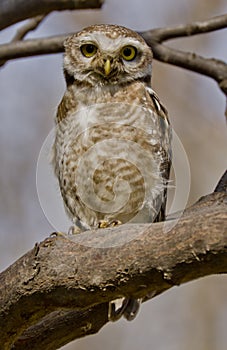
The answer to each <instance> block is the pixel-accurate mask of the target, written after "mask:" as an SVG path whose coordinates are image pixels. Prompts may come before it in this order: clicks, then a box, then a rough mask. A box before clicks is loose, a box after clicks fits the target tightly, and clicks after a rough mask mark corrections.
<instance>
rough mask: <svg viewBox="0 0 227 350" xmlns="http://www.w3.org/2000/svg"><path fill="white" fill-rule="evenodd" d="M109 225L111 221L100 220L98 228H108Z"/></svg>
mask: <svg viewBox="0 0 227 350" xmlns="http://www.w3.org/2000/svg"><path fill="white" fill-rule="evenodd" d="M107 227H109V222H108V221H106V220H100V221H99V223H98V228H107Z"/></svg>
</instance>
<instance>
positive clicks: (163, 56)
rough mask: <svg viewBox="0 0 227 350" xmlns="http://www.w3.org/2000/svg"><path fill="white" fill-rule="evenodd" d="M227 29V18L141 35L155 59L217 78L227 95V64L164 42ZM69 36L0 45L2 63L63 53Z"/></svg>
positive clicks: (157, 30)
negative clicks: (181, 49)
mask: <svg viewBox="0 0 227 350" xmlns="http://www.w3.org/2000/svg"><path fill="white" fill-rule="evenodd" d="M226 27H227V15H222V16H218V17H215V18H211V19H209V20H206V21H202V22H195V23H191V24H187V25H181V26H178V27H170V28H168V27H167V28H158V29H152V30H149V31H146V32H141V33H140V34H141V35H142V36H143V37H144V39H145V40H146V41H147V43H148V45H150V47H151V48H152V50H153V54H154V58H155V59H157V60H159V61H162V62H165V63H169V64H173V65H175V66H179V67H182V68H185V69H188V70H191V71H194V72H197V73H200V74H203V75H206V76H208V77H210V78H213V79H214V80H215V81H216V82H217V83H218V84H219V87H220V88H221V90H222V91H223V92H224V93H225V94H227V64H226V63H225V62H223V61H221V60H217V59H213V58H212V59H207V58H204V57H201V56H199V55H197V54H195V53H190V52H183V51H179V50H176V49H172V48H170V47H167V46H165V45H163V42H164V41H166V40H170V39H176V38H179V37H183V36H191V35H197V34H203V33H208V32H211V31H214V30H219V29H223V28H226ZM66 37H67V36H66V35H61V36H55V37H50V38H40V39H33V40H26V41H17V42H12V43H9V44H3V45H0V60H1V61H7V60H11V59H15V58H20V57H28V56H36V55H43V54H53V53H58V52H63V42H64V40H65V39H66Z"/></svg>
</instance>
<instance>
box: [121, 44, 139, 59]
mask: <svg viewBox="0 0 227 350" xmlns="http://www.w3.org/2000/svg"><path fill="white" fill-rule="evenodd" d="M136 54H137V50H136V48H135V47H134V46H125V47H123V49H122V50H121V56H122V57H123V58H124V60H126V61H132V60H134V58H135V57H136Z"/></svg>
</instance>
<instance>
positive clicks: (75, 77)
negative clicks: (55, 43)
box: [53, 25, 171, 320]
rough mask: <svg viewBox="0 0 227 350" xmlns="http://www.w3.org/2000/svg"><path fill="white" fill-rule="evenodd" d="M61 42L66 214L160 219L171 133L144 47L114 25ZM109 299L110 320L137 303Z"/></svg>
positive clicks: (81, 221) (83, 220)
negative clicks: (153, 83) (117, 302)
mask: <svg viewBox="0 0 227 350" xmlns="http://www.w3.org/2000/svg"><path fill="white" fill-rule="evenodd" d="M64 46H65V54H64V75H65V80H66V85H67V88H66V92H65V94H64V96H63V98H62V100H61V102H60V104H59V106H58V110H57V116H56V130H55V142H54V157H53V162H54V168H55V173H56V176H57V177H58V180H59V185H60V190H61V194H62V197H63V200H64V204H65V208H66V211H67V213H68V214H69V216H70V217H71V218H72V221H73V222H74V224H75V225H76V226H77V227H79V228H80V229H81V230H86V229H91V228H99V227H108V226H113V225H115V224H118V223H123V224H124V223H128V222H129V223H139V222H155V221H162V220H163V219H164V212H165V205H166V187H167V182H168V178H169V168H170V157H171V147H170V140H171V131H170V125H169V121H168V116H167V111H166V109H165V107H164V106H163V105H162V103H161V102H160V100H159V98H158V96H157V95H156V93H155V92H154V91H153V90H152V89H151V85H150V84H151V63H152V51H151V49H150V48H149V46H148V45H147V44H146V42H145V41H144V40H143V38H142V37H141V36H140V35H138V34H137V33H135V32H133V31H132V30H130V29H127V28H124V27H121V26H117V25H94V26H90V27H88V28H85V29H83V30H82V31H80V32H78V33H76V34H74V35H72V36H70V37H69V38H68V39H67V40H66V41H65V43H64ZM115 305H116V304H114V303H112V304H111V303H110V319H116V318H118V317H119V316H121V315H122V314H123V315H124V316H125V317H126V318H127V319H128V320H131V319H133V318H134V317H135V315H136V313H137V310H138V307H139V301H138V300H135V299H132V298H130V296H127V298H125V299H124V302H123V303H122V305H121V307H120V308H119V309H118V310H117V309H116V306H115Z"/></svg>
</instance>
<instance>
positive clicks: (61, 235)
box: [50, 231, 67, 237]
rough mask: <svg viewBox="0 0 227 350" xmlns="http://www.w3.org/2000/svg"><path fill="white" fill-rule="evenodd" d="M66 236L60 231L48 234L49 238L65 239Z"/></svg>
mask: <svg viewBox="0 0 227 350" xmlns="http://www.w3.org/2000/svg"><path fill="white" fill-rule="evenodd" d="M66 236H67V234H66V233H64V232H61V231H55V232H52V233H51V234H50V237H66Z"/></svg>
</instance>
